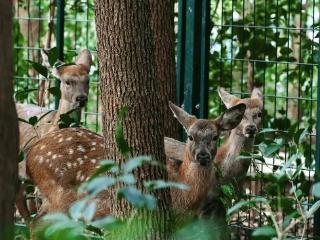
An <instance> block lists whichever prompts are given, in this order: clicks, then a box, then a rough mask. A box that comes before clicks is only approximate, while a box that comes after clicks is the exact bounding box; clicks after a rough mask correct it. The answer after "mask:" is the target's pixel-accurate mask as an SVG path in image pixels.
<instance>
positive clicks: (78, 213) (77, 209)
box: [69, 198, 88, 221]
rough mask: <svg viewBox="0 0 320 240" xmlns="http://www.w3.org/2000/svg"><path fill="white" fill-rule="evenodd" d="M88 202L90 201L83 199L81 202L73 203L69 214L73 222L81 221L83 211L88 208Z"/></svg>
mask: <svg viewBox="0 0 320 240" xmlns="http://www.w3.org/2000/svg"><path fill="white" fill-rule="evenodd" d="M87 201H88V199H87V198H84V199H81V200H80V201H76V202H75V203H73V204H72V205H71V207H70V208H69V214H70V217H71V218H72V219H73V220H76V221H77V220H79V219H81V217H82V211H83V209H84V207H85V206H86V204H87Z"/></svg>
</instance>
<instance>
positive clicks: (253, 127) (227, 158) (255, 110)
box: [203, 88, 263, 214]
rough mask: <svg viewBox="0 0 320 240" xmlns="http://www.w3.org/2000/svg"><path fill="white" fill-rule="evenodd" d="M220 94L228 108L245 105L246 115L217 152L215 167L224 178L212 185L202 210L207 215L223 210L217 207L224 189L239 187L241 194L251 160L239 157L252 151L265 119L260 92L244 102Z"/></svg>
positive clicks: (254, 90)
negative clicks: (223, 187)
mask: <svg viewBox="0 0 320 240" xmlns="http://www.w3.org/2000/svg"><path fill="white" fill-rule="evenodd" d="M218 93H219V96H220V98H221V100H222V101H223V103H224V104H225V105H226V107H227V108H232V107H233V106H235V105H237V104H240V103H242V104H245V105H246V111H245V114H244V117H243V119H242V121H241V122H240V124H239V125H238V126H237V127H236V128H234V129H233V130H232V131H231V133H230V135H229V137H228V138H227V139H226V141H225V143H224V144H223V145H222V146H221V147H220V148H219V149H218V151H217V155H216V158H215V164H216V166H217V168H218V169H219V173H220V174H221V176H219V178H218V179H217V181H216V182H215V183H214V184H212V187H211V189H210V191H209V194H208V199H207V200H206V204H205V207H204V208H203V211H204V214H208V213H210V212H211V211H212V210H213V209H215V210H214V211H215V212H216V211H217V208H220V207H219V206H217V205H219V204H220V203H219V200H218V199H217V198H218V197H219V188H220V186H221V185H223V184H228V183H232V184H234V183H236V184H235V187H236V189H237V190H241V188H242V184H243V178H244V177H245V175H246V174H247V171H248V169H249V166H250V163H251V160H250V159H248V158H239V155H240V153H241V152H242V151H246V152H251V151H252V147H253V144H254V140H255V136H256V134H257V132H258V129H259V127H260V124H261V117H262V108H263V96H262V93H261V90H260V89H259V88H254V89H253V91H252V93H251V97H250V98H244V99H240V98H238V97H236V96H234V95H231V94H229V93H227V92H226V91H224V90H223V89H221V88H220V89H218ZM220 210H223V209H220ZM218 212H219V209H218ZM220 212H221V211H220Z"/></svg>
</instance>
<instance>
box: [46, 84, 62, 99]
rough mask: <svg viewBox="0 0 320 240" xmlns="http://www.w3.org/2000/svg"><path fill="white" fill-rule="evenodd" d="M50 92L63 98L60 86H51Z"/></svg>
mask: <svg viewBox="0 0 320 240" xmlns="http://www.w3.org/2000/svg"><path fill="white" fill-rule="evenodd" d="M48 92H49V93H50V94H52V95H53V96H55V97H57V98H61V90H60V88H58V87H51V88H49V89H48Z"/></svg>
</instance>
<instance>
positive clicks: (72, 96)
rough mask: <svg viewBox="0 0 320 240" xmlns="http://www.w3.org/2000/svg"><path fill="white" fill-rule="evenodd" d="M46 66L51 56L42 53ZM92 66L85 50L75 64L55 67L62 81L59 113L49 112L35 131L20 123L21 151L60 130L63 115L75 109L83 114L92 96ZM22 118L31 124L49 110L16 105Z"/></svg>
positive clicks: (57, 75) (56, 73)
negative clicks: (89, 95)
mask: <svg viewBox="0 0 320 240" xmlns="http://www.w3.org/2000/svg"><path fill="white" fill-rule="evenodd" d="M42 57H43V59H44V62H45V63H46V64H45V65H46V66H47V67H50V65H49V63H48V56H47V54H45V52H42ZM91 64H92V57H91V53H90V52H89V51H88V50H83V51H81V52H80V54H79V55H78V56H77V58H76V61H75V64H73V65H63V64H61V65H60V66H58V67H54V68H53V70H52V74H53V75H54V76H55V77H57V78H59V79H60V81H61V84H60V90H61V98H60V101H59V107H58V110H57V111H53V112H50V113H49V114H48V115H46V116H45V117H44V118H42V119H41V120H40V121H39V122H38V123H37V125H36V126H35V127H32V126H30V125H29V124H27V123H24V122H20V123H19V132H20V149H21V150H23V149H24V148H27V147H28V146H30V145H31V144H32V142H33V141H34V140H35V139H38V138H40V137H41V136H43V135H44V134H46V133H49V132H51V131H54V130H57V129H59V126H58V122H59V119H60V115H61V114H64V113H67V112H70V111H71V110H72V109H78V110H80V109H81V108H82V107H84V105H85V104H86V102H87V100H88V92H89V75H88V74H89V71H90V67H91ZM16 108H17V112H18V116H19V118H22V119H25V120H28V119H29V118H30V117H32V116H38V117H41V116H42V115H43V114H46V113H47V112H48V111H49V110H48V109H45V108H42V107H39V106H36V105H32V104H16Z"/></svg>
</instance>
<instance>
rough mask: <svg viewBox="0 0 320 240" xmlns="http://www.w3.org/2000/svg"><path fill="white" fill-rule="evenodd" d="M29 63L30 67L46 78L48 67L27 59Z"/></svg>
mask: <svg viewBox="0 0 320 240" xmlns="http://www.w3.org/2000/svg"><path fill="white" fill-rule="evenodd" d="M27 61H28V62H29V63H31V64H32V67H33V68H34V69H35V70H36V71H37V72H38V73H39V74H40V75H42V76H44V77H45V78H48V69H47V68H46V67H45V66H42V65H41V64H40V63H37V62H33V61H30V60H27Z"/></svg>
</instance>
